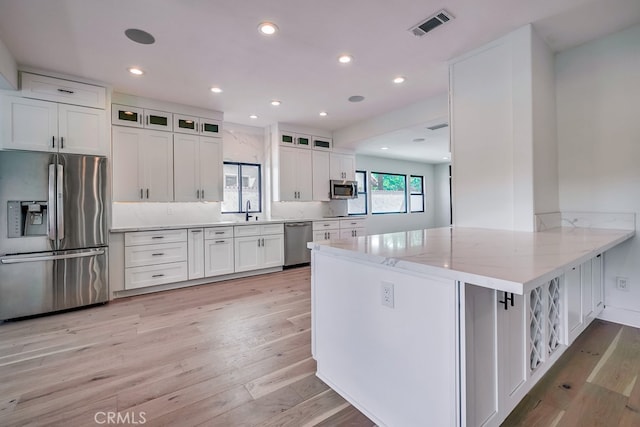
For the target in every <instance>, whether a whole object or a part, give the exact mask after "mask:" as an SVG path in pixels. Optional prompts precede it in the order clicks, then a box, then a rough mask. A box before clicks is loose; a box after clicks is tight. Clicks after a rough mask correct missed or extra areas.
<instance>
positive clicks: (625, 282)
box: [616, 277, 629, 292]
mask: <svg viewBox="0 0 640 427" xmlns="http://www.w3.org/2000/svg"><path fill="white" fill-rule="evenodd" d="M616 288H618V290H620V291H626V292H629V278H628V277H616Z"/></svg>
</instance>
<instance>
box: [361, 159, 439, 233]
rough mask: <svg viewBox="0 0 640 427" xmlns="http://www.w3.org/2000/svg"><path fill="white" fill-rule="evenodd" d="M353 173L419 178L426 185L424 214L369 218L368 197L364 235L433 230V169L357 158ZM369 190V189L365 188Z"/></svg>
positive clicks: (383, 160)
mask: <svg viewBox="0 0 640 427" xmlns="http://www.w3.org/2000/svg"><path fill="white" fill-rule="evenodd" d="M356 169H357V170H365V171H367V173H368V172H387V173H399V174H405V175H411V174H413V175H422V176H424V183H425V192H426V194H425V212H414V213H406V214H382V215H372V214H371V197H368V200H367V204H368V205H369V207H368V214H367V234H379V233H389V232H394V231H407V230H417V229H421V228H432V227H434V226H435V213H436V211H437V207H436V203H435V202H436V198H435V188H436V186H437V185H436V181H435V174H434V165H431V164H427V163H418V162H406V161H402V160H395V159H385V158H381V157H372V156H360V155H356ZM367 190H369V186H368V187H367Z"/></svg>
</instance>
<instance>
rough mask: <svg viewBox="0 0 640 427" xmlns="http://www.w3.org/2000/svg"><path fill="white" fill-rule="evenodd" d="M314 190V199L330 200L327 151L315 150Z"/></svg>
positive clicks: (313, 166)
mask: <svg viewBox="0 0 640 427" xmlns="http://www.w3.org/2000/svg"><path fill="white" fill-rule="evenodd" d="M312 161H313V165H312V169H313V180H312V181H313V182H312V185H313V190H312V198H313V200H314V201H321V202H325V201H329V180H330V179H331V178H330V177H329V153H328V152H326V151H314V152H313V155H312Z"/></svg>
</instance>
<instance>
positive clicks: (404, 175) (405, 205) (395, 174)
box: [369, 171, 409, 215]
mask: <svg viewBox="0 0 640 427" xmlns="http://www.w3.org/2000/svg"><path fill="white" fill-rule="evenodd" d="M373 174H378V175H393V176H401V177H403V179H404V211H398V212H374V211H373V189H372V190H371V215H398V214H401V215H402V214H407V213H409V206H408V201H407V186H408V182H407V174H404V173H389V172H373V171H372V172H369V175H370V177H371V176H372V175H373Z"/></svg>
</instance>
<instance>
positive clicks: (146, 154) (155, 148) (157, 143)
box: [141, 130, 173, 202]
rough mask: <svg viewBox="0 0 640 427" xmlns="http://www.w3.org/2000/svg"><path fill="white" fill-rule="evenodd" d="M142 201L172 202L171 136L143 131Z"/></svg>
mask: <svg viewBox="0 0 640 427" xmlns="http://www.w3.org/2000/svg"><path fill="white" fill-rule="evenodd" d="M143 148H144V149H143V153H142V156H141V157H142V159H143V161H144V176H145V186H144V187H143V188H144V189H145V191H144V193H145V194H144V196H145V199H144V201H146V202H169V201H172V200H173V134H171V133H169V132H161V131H149V130H144V147H143Z"/></svg>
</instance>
